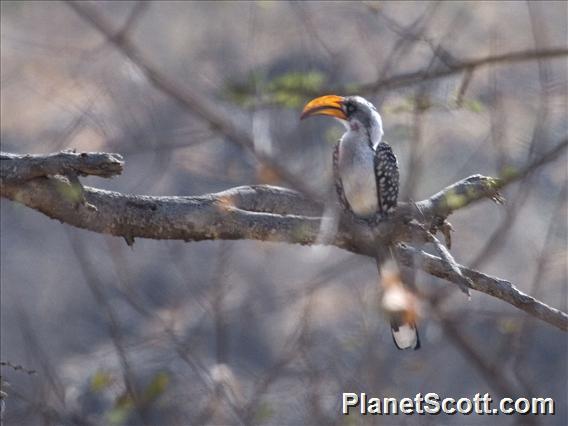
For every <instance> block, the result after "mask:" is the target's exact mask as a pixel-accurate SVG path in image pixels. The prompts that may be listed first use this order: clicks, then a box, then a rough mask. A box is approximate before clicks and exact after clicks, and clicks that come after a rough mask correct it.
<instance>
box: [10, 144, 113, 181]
mask: <svg viewBox="0 0 568 426" xmlns="http://www.w3.org/2000/svg"><path fill="white" fill-rule="evenodd" d="M123 166H124V161H123V160H122V156H121V155H120V154H109V153H107V152H89V153H87V152H82V153H80V154H79V153H76V152H69V151H65V152H58V153H55V154H47V155H31V154H27V155H19V154H10V153H5V152H1V153H0V178H1V179H2V181H3V182H4V181H6V182H19V181H25V180H30V179H34V178H37V177H42V176H54V175H58V174H59V175H69V174H73V175H77V176H87V175H93V176H100V177H107V178H108V177H112V176H116V175H119V174H120V173H122V167H123Z"/></svg>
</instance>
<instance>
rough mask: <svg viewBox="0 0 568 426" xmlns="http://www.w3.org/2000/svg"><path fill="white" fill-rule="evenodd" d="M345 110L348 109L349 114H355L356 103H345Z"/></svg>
mask: <svg viewBox="0 0 568 426" xmlns="http://www.w3.org/2000/svg"><path fill="white" fill-rule="evenodd" d="M345 110H346V112H347V114H348V115H350V114H353V113H354V112H355V105H353V104H347V105H345Z"/></svg>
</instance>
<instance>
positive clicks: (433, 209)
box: [0, 153, 568, 330]
mask: <svg viewBox="0 0 568 426" xmlns="http://www.w3.org/2000/svg"><path fill="white" fill-rule="evenodd" d="M64 154H65V155H64V156H63V157H62V158H68V157H67V155H68V154H70V153H64ZM101 155H102V157H101ZM91 157H92V158H91ZM0 158H2V161H1V162H0V177H1V179H0V195H1V196H2V197H4V198H8V199H10V200H14V201H17V202H19V203H21V204H24V205H26V206H28V207H30V208H33V209H35V210H38V211H40V212H42V213H44V214H45V215H47V216H49V217H51V218H53V219H57V220H59V221H61V222H64V223H67V224H70V225H73V226H76V227H79V228H83V229H88V230H91V231H94V232H99V233H106V234H111V235H116V236H122V237H124V238H125V239H126V241H127V242H129V243H131V242H132V241H133V239H134V238H136V237H141V238H152V239H179V240H184V241H201V240H215V239H224V240H238V239H252V240H262V241H275V242H286V243H295V244H305V245H306V244H317V243H319V240H318V236H319V233H320V229H321V226H322V222H323V221H327V220H331V219H329V218H325V217H321V213H320V212H321V206H320V205H319V204H318V203H317V202H313V201H310V200H309V199H307V198H306V197H304V196H303V195H302V194H300V193H297V192H295V191H291V190H288V189H283V188H278V187H272V186H266V185H258V186H243V187H238V188H233V189H229V190H227V191H223V192H219V193H216V194H206V195H202V196H192V197H171V196H170V197H151V196H141V195H126V194H121V193H118V192H111V191H104V190H100V189H96V188H90V187H84V188H82V195H83V197H84V200H85V203H80V204H77V202H76V197H75V196H74V195H73V194H74V190H73V186H74V184H73V182H70V181H69V180H68V179H66V178H65V177H63V176H61V175H65V174H66V173H68V172H69V170H71V171H72V172H73V173H80V174H93V175H97V176H112V175H113V174H117V173H120V170H121V168H122V162H121V160H120V156H117V155H116V154H106V156H105V155H104V154H100V153H93V154H91V153H82V154H72V155H71V157H69V158H71V160H69V161H60V160H54V158H55V159H57V158H59V157H58V154H56V155H53V154H52V155H46V156H43V157H42V156H33V157H31V156H17V155H7V154H2V155H1V156H0ZM42 158H43V160H44V161H45V162H46V164H48V165H44V166H41V165H38V162H39V163H41V162H42ZM101 158H106V160H104V161H103V160H101ZM96 159H99V161H100V162H101V166H100V167H101V170H92V169H91V168H90V167H92V164H93V162H94V161H95V160H96ZM58 161H59V163H58ZM70 164H71V165H70ZM85 164H88V165H90V166H89V167H86V166H85ZM109 165H112V167H110V169H112V170H113V171H112V172H109ZM32 166H33V167H32ZM42 167H43V169H42ZM58 167H59V168H58ZM39 170H44V171H47V173H45V175H44V176H40V177H38V173H39ZM14 176H15V177H20V178H21V179H12V178H11V177H14ZM29 177H34V178H33V179H31V180H30V179H28V178H29ZM495 182H496V180H495V179H492V178H488V177H484V176H480V175H475V176H471V177H469V178H466V179H463V180H462V181H460V182H457V183H455V184H453V185H451V186H449V187H448V188H445V189H444V190H442V191H440V192H439V193H437V194H435V195H434V196H432V197H431V198H429V199H426V200H423V201H420V202H418V203H416V204H401V205H400V206H399V208H398V210H397V213H396V214H395V215H394V217H393V218H392V219H390V220H388V221H384V222H382V223H380V224H379V225H378V226H377V227H376V228H373V229H369V228H368V227H367V226H366V225H363V224H357V223H342V224H341V226H340V227H339V230H338V232H337V233H336V235H335V237H334V238H333V239H332V240H331V241H328V242H327V243H328V244H330V245H334V246H337V247H339V248H342V249H345V250H349V251H351V252H353V253H357V254H362V255H367V256H371V257H373V256H374V255H375V253H376V244H377V242H378V241H381V238H383V239H384V240H383V241H387V240H388V241H412V240H413V239H415V238H416V237H417V235H416V232H413V231H412V228H413V227H412V226H409V222H410V220H416V221H418V222H420V223H421V226H423V227H431V226H432V225H434V224H435V221H436V219H437V218H440V217H442V218H446V217H447V216H448V215H449V214H451V213H452V212H453V211H455V210H457V209H460V208H464V207H466V206H467V205H469V204H470V203H471V202H474V201H477V200H480V199H482V198H484V197H485V198H495V197H496V196H497V191H496V186H495ZM497 186H498V187H500V186H501V185H497ZM456 197H458V198H459V199H460V202H459V203H458V202H454V201H453V200H454V198H456ZM89 206H94V207H95V208H92V207H89ZM369 231H371V232H369ZM377 238H378V239H377ZM423 241H424V240H421V242H423ZM397 247H398V248H397V250H398V251H399V254H400V257H401V259H402V261H403V263H405V264H407V265H410V264H412V263H413V262H414V263H415V264H420V265H421V266H422V268H423V269H424V270H425V271H427V272H429V273H430V274H432V275H435V276H438V277H441V278H444V279H446V280H448V281H451V282H453V283H456V284H462V285H463V283H464V280H463V278H464V277H465V278H466V279H467V282H468V285H469V286H471V288H473V289H475V290H478V291H481V292H483V293H486V294H489V295H491V296H494V297H497V298H499V299H501V300H504V301H506V302H508V303H510V304H512V305H514V306H516V307H518V308H519V309H522V310H524V311H525V312H527V313H529V314H531V315H533V316H535V317H537V318H539V319H541V320H543V321H546V322H548V323H550V324H552V325H554V326H556V327H558V328H560V329H562V330H568V316H567V315H566V314H564V313H563V312H560V311H558V310H556V309H554V308H551V307H549V306H547V305H545V304H544V303H542V302H540V301H538V300H535V299H534V298H532V297H530V296H527V295H525V294H523V293H522V292H520V291H519V290H517V289H516V288H515V287H514V286H513V285H512V284H510V283H509V282H507V281H504V280H501V279H498V278H494V277H490V276H487V275H484V274H482V273H480V272H477V271H474V270H470V269H467V268H465V267H463V266H461V265H457V264H455V265H453V268H452V265H449V264H448V262H447V261H446V260H444V259H441V258H439V257H436V256H432V255H429V254H426V253H424V252H422V251H420V250H417V249H413V248H410V247H408V246H405V245H404V244H399V245H397ZM456 268H459V271H456Z"/></svg>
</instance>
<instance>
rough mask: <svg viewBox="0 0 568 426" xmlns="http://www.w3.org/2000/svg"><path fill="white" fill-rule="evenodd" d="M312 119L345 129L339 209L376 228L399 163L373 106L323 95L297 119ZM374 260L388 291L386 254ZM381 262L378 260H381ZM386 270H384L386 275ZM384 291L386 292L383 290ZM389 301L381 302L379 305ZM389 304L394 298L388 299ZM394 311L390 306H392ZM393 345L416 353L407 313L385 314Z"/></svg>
mask: <svg viewBox="0 0 568 426" xmlns="http://www.w3.org/2000/svg"><path fill="white" fill-rule="evenodd" d="M314 115H328V116H331V117H335V118H337V119H339V120H340V121H341V123H342V124H343V125H344V126H345V128H346V132H345V134H343V136H342V137H341V139H340V140H339V142H338V143H337V145H336V146H335V150H334V153H333V172H334V178H335V188H336V191H337V195H338V198H339V202H340V205H341V208H342V210H343V211H344V212H346V213H348V214H349V215H350V216H351V217H352V218H353V219H355V220H362V221H365V222H367V223H369V224H374V223H377V222H378V221H380V220H382V219H384V218H385V217H387V216H388V215H389V214H390V213H392V212H393V211H394V210H395V209H396V204H397V199H398V187H399V183H398V181H399V174H398V162H397V160H396V156H395V155H394V153H393V151H392V149H391V147H390V146H389V145H388V144H387V143H385V142H383V141H382V138H383V122H382V119H381V116H380V115H379V113H378V112H377V109H376V108H375V106H374V105H373V104H372V103H371V102H369V101H367V100H366V99H364V98H362V97H360V96H347V97H342V96H336V95H327V96H321V97H319V98H316V99H313V100H312V101H310V102H309V103H308V104H307V105H306V106H305V108H304V110H303V112H302V115H301V119H304V118H306V117H310V116H314ZM389 251H390V250H382V251H381V252H382V254H381V255H380V256H377V266H378V268H379V276H380V277H381V279H382V281H383V285H384V286H385V287H387V284H388V288H391V289H392V284H393V282H394V281H397V280H393V277H394V276H397V277H400V273H397V274H394V275H393V273H392V267H391V266H390V264H392V263H393V262H389V267H388V268H385V265H386V263H387V259H385V257H386V255H385V254H386V253H387V252H389ZM379 257H381V258H379ZM385 269H388V271H387V270H385ZM398 282H399V283H400V284H401V285H399V286H398V287H397V288H398V290H397V291H396V292H395V293H396V294H399V295H401V296H402V297H399V298H395V299H397V300H399V299H400V300H402V302H403V303H395V305H398V306H403V307H404V306H406V304H405V303H404V299H405V298H408V299H409V300H410V299H411V293H410V292H409V291H408V290H405V289H404V288H403V286H402V282H401V280H400V279H398ZM385 290H387V288H385ZM391 294H394V293H392V291H391ZM386 297H387V295H386V294H385V297H384V298H383V301H384V300H385V298H386ZM391 299H392V297H391ZM390 305H392V303H391V304H390ZM389 316H390V320H391V329H392V336H393V340H394V343H395V345H396V347H397V348H398V349H418V348H419V347H420V339H419V337H418V330H417V328H416V323H415V320H414V315H408V310H407V309H406V308H405V309H400V310H395V311H389Z"/></svg>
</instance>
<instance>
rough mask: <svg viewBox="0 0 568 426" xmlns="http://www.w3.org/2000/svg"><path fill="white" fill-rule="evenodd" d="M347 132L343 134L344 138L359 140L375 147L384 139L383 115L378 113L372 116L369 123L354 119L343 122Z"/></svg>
mask: <svg viewBox="0 0 568 426" xmlns="http://www.w3.org/2000/svg"><path fill="white" fill-rule="evenodd" d="M343 124H344V125H345V127H346V130H347V132H346V133H345V135H343V139H346V140H357V141H360V143H361V144H364V145H367V146H370V147H372V148H373V149H374V148H376V147H377V145H378V144H379V143H380V142H381V140H382V139H383V122H382V120H381V116H380V115H379V114H378V113H376V114H373V115H372V116H371V120H370V122H368V123H361V122H360V121H358V120H352V121H349V122H344V123H343Z"/></svg>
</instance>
